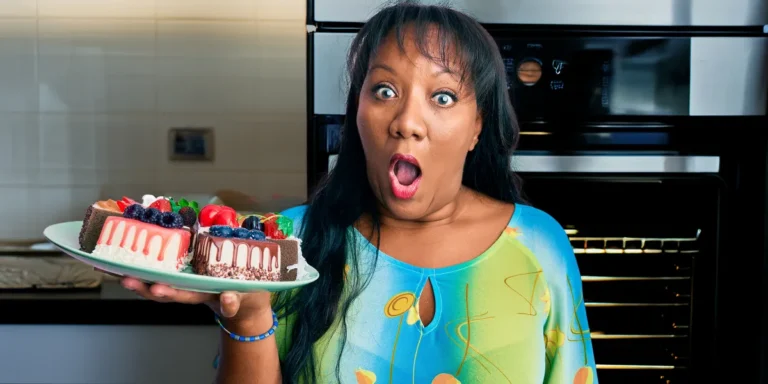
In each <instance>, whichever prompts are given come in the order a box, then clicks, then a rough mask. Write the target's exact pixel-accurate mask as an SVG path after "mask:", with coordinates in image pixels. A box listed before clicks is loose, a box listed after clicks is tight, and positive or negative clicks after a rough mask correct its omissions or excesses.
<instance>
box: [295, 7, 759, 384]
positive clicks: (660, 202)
mask: <svg viewBox="0 0 768 384" xmlns="http://www.w3.org/2000/svg"><path fill="white" fill-rule="evenodd" d="M432 2H436V1H426V2H425V3H432ZM726 3H727V2H722V1H719V0H695V1H694V0H651V1H645V2H635V1H629V0H612V1H594V0H573V1H568V2H562V1H552V0H510V1H504V2H501V1H472V0H463V1H454V2H453V5H454V6H455V7H457V8H459V9H462V10H464V11H467V12H469V13H470V14H472V15H474V16H476V17H478V19H479V20H480V21H481V22H482V23H483V24H484V26H485V27H486V28H487V29H488V31H489V32H490V33H491V34H492V36H494V38H495V39H496V41H497V43H498V46H499V49H500V51H501V54H502V57H503V58H504V61H505V64H506V66H507V83H508V86H509V92H510V96H511V99H512V102H513V104H514V105H515V108H516V112H517V113H518V118H519V121H520V123H521V127H522V138H521V142H520V147H519V150H518V152H517V153H516V155H515V157H514V159H513V160H514V161H513V163H514V165H513V167H514V169H515V170H516V171H517V172H518V173H519V174H520V175H521V176H522V177H523V179H524V181H525V186H524V187H525V192H526V195H527V197H528V200H529V202H530V203H531V204H532V205H534V206H537V207H539V208H541V209H544V210H545V211H547V212H549V213H550V214H552V215H553V216H554V217H555V218H556V219H557V220H558V221H559V222H560V223H561V224H562V225H563V226H564V227H566V230H567V231H568V233H569V236H570V237H571V242H572V244H573V247H574V252H575V253H576V257H577V260H578V262H579V266H580V269H581V272H582V275H583V285H584V300H585V301H586V306H587V313H588V317H589V321H590V328H591V335H592V339H593V345H594V348H595V358H596V360H597V364H598V377H599V379H600V382H601V383H702V382H706V381H708V380H712V379H723V380H725V381H724V382H728V383H755V382H768V371H767V370H768V367H764V366H761V365H765V363H764V362H765V361H768V355H766V352H768V351H767V350H766V346H768V328H767V327H766V326H765V325H762V324H763V323H765V322H768V304H764V303H768V295H765V294H762V292H765V293H768V279H766V278H765V277H766V276H768V263H766V244H765V238H766V236H765V230H766V225H765V224H766V223H765V221H766V218H767V217H768V216H766V209H767V208H768V207H767V206H766V204H765V200H766V188H765V185H766V181H767V179H766V161H768V160H767V159H768V157H767V153H768V152H767V151H766V148H768V145H767V143H768V119H767V118H766V110H767V108H768V107H767V104H768V98H766V83H767V82H768V27H767V26H766V25H767V24H768V2H766V1H740V2H735V3H727V4H726ZM384 4H386V2H384V1H377V0H314V1H313V0H309V1H308V8H307V9H308V12H307V24H308V33H307V53H308V56H307V76H308V95H307V96H308V131H307V135H308V136H307V138H308V141H307V143H308V156H307V161H308V164H307V169H308V186H309V189H310V192H311V190H312V188H313V187H314V186H315V185H316V184H317V182H318V181H319V180H320V178H322V177H323V176H324V175H325V174H326V173H327V171H328V170H329V169H330V168H332V167H333V162H334V159H335V157H334V153H335V151H336V150H337V148H338V143H339V137H340V136H339V135H340V131H341V127H342V125H343V118H344V117H343V114H344V111H345V93H346V91H347V89H346V85H345V84H346V83H345V82H344V78H345V77H344V75H345V73H344V58H345V55H346V53H347V49H348V47H349V43H350V41H351V39H352V38H353V37H354V35H355V33H356V31H357V29H358V28H359V27H360V26H361V25H362V23H363V22H364V21H365V20H366V19H367V18H368V17H369V16H370V15H372V14H373V13H374V12H375V10H376V9H377V8H378V7H380V6H382V5H384ZM744 300H746V301H744ZM745 319H747V320H746V321H745ZM747 339H748V340H749V341H746V340H747Z"/></svg>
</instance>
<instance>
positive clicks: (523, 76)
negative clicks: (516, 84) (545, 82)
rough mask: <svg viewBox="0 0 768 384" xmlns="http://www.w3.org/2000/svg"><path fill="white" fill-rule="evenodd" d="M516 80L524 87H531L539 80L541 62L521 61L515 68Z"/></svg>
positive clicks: (534, 60) (533, 60) (535, 60)
mask: <svg viewBox="0 0 768 384" xmlns="http://www.w3.org/2000/svg"><path fill="white" fill-rule="evenodd" d="M517 78H518V79H519V80H520V82H521V83H523V84H524V85H526V86H529V87H530V86H533V85H536V83H538V82H539V80H540V79H541V61H539V60H537V59H523V60H522V61H521V62H520V65H519V66H518V67H517Z"/></svg>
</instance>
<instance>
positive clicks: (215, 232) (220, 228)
mask: <svg viewBox="0 0 768 384" xmlns="http://www.w3.org/2000/svg"><path fill="white" fill-rule="evenodd" d="M208 233H210V234H211V236H216V237H232V227H228V226H226V225H212V226H211V228H209V229H208Z"/></svg>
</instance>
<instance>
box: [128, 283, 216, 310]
mask: <svg viewBox="0 0 768 384" xmlns="http://www.w3.org/2000/svg"><path fill="white" fill-rule="evenodd" d="M122 285H123V287H125V288H126V289H128V290H131V291H133V292H136V294H137V295H139V296H141V297H143V298H145V299H149V300H153V301H158V302H162V303H169V302H177V303H183V304H200V303H205V302H210V301H215V300H216V295H214V294H210V293H200V292H190V291H182V290H178V289H174V288H171V287H169V286H167V285H164V284H152V285H148V284H144V283H143V282H141V281H139V280H137V279H134V278H131V277H126V278H124V279H122Z"/></svg>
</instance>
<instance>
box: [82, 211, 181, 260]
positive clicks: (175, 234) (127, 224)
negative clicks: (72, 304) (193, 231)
mask: <svg viewBox="0 0 768 384" xmlns="http://www.w3.org/2000/svg"><path fill="white" fill-rule="evenodd" d="M123 215H124V216H125V217H115V216H112V217H108V218H107V219H106V221H105V222H104V228H103V229H102V231H101V236H99V239H98V241H97V244H96V247H95V249H94V251H93V255H94V256H99V257H103V258H105V259H108V260H113V261H118V262H122V263H127V264H134V265H139V266H144V267H149V268H154V269H160V270H166V271H179V270H182V269H184V268H185V267H186V266H187V265H188V264H189V261H190V258H191V256H190V254H189V242H190V237H191V236H190V232H189V230H188V229H183V225H184V224H183V221H182V218H181V216H180V215H179V214H178V213H175V212H161V211H159V210H157V209H155V208H144V207H143V206H142V205H140V204H134V205H131V206H129V207H127V208H126V209H125V212H124V213H123Z"/></svg>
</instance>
